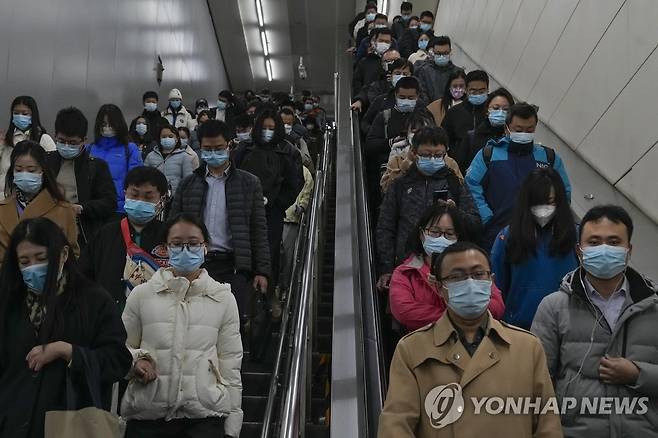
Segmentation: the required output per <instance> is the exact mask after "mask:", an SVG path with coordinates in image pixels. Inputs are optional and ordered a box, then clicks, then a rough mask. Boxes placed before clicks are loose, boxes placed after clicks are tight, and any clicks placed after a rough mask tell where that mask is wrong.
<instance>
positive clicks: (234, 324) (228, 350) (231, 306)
mask: <svg viewBox="0 0 658 438" xmlns="http://www.w3.org/2000/svg"><path fill="white" fill-rule="evenodd" d="M227 298H228V299H227V300H226V304H227V309H226V313H225V315H226V318H225V319H224V321H223V324H222V325H221V327H220V329H219V335H218V336H217V360H218V368H219V375H220V376H221V382H222V384H223V385H224V386H225V387H226V390H227V391H228V393H229V396H230V399H231V411H230V413H229V415H228V417H226V421H225V423H224V433H226V435H229V436H232V437H237V436H240V429H241V428H242V418H243V412H242V378H241V377H240V368H241V366H242V340H241V338H240V317H239V316H238V305H237V303H236V301H235V298H234V297H233V295H232V294H229V295H227Z"/></svg>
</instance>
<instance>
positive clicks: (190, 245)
mask: <svg viewBox="0 0 658 438" xmlns="http://www.w3.org/2000/svg"><path fill="white" fill-rule="evenodd" d="M204 246H205V243H204V242H186V243H168V244H167V248H169V250H170V251H173V252H179V251H182V250H183V249H184V248H187V249H188V250H190V251H198V250H199V249H200V248H203V247H204Z"/></svg>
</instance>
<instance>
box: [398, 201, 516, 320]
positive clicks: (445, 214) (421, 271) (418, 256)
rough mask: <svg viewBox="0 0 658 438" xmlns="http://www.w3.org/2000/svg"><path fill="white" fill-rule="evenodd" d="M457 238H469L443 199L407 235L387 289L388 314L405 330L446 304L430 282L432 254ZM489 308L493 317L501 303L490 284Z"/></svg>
mask: <svg viewBox="0 0 658 438" xmlns="http://www.w3.org/2000/svg"><path fill="white" fill-rule="evenodd" d="M457 241H472V237H471V236H470V235H469V232H468V231H467V230H466V228H465V227H464V224H463V218H462V214H461V213H460V211H459V210H458V209H457V208H455V207H453V206H450V205H447V204H446V203H444V202H441V201H439V202H438V203H436V204H434V205H432V206H430V207H429V208H428V209H427V210H425V212H424V213H423V215H422V216H421V218H420V219H419V221H418V224H417V226H416V229H415V230H413V231H412V232H411V234H410V235H409V242H408V244H407V245H408V247H409V253H410V254H409V257H408V258H407V259H406V260H405V261H404V262H403V263H402V264H401V265H400V266H398V267H397V268H396V269H395V271H394V272H393V277H392V278H391V286H390V289H389V302H390V305H391V313H392V314H393V316H394V317H395V320H396V321H398V322H399V323H400V324H401V325H402V326H403V327H404V328H405V329H406V330H408V331H414V330H417V329H419V328H421V327H423V326H425V325H427V324H429V323H432V322H434V321H437V320H438V319H439V318H440V317H441V316H442V315H443V313H444V312H445V310H446V303H445V301H444V300H443V298H442V297H441V295H440V294H439V292H438V290H437V288H436V284H435V283H434V282H432V281H430V277H429V275H430V267H431V263H432V257H433V256H435V255H438V254H441V253H442V252H443V251H444V250H445V249H446V248H447V247H449V246H450V245H452V244H454V243H455V242H457ZM489 310H490V311H491V314H492V315H493V316H494V318H496V319H500V318H502V316H503V312H504V310H505V305H504V304H503V298H502V296H501V294H500V291H499V290H498V289H497V288H496V287H495V286H492V288H491V302H490V304H489Z"/></svg>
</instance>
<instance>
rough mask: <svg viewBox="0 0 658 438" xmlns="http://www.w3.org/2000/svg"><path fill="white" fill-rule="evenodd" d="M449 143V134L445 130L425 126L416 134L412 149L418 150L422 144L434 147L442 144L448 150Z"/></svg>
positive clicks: (438, 127)
mask: <svg viewBox="0 0 658 438" xmlns="http://www.w3.org/2000/svg"><path fill="white" fill-rule="evenodd" d="M449 141H450V140H449V139H448V134H447V133H446V131H445V129H443V128H441V127H440V126H425V127H423V128H420V129H419V130H418V131H416V133H415V134H414V138H413V140H412V142H411V148H412V149H413V150H416V149H418V148H419V147H420V145H421V144H427V143H429V144H432V145H438V144H442V145H444V146H445V147H446V148H447V147H448V142H449Z"/></svg>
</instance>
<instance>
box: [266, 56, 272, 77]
mask: <svg viewBox="0 0 658 438" xmlns="http://www.w3.org/2000/svg"><path fill="white" fill-rule="evenodd" d="M265 65H266V67H267V80H268V81H270V82H272V61H271V60H270V58H267V59H266V60H265Z"/></svg>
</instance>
